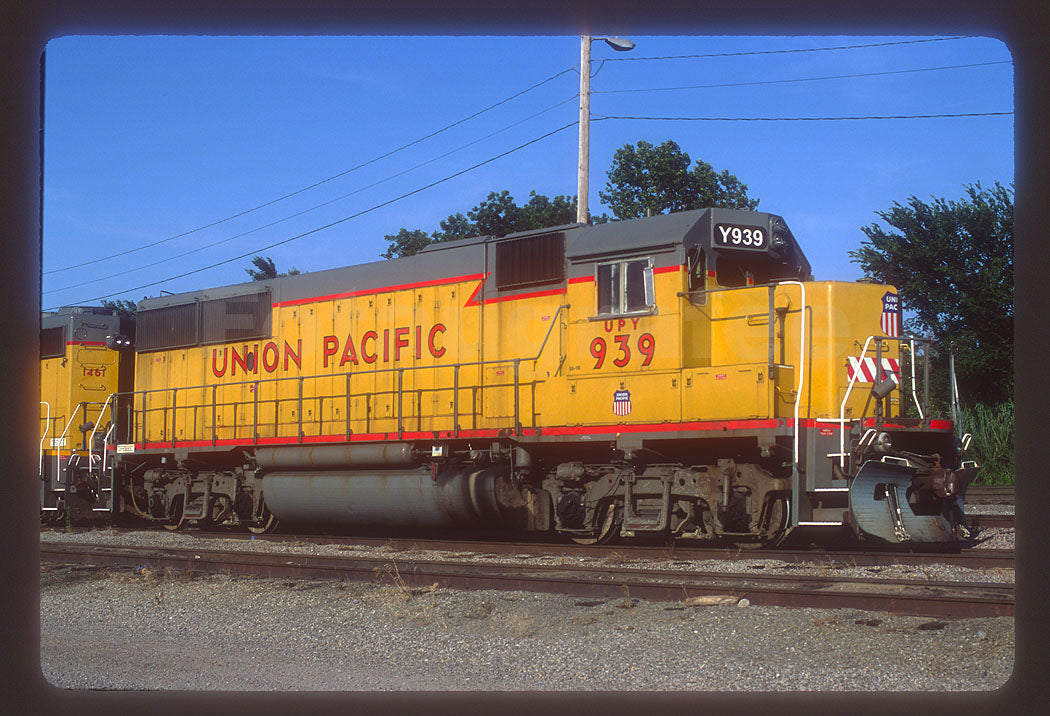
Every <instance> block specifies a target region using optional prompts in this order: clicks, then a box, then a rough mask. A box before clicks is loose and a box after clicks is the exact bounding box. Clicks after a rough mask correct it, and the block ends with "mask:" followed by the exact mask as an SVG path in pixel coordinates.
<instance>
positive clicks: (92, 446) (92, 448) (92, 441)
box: [84, 393, 115, 464]
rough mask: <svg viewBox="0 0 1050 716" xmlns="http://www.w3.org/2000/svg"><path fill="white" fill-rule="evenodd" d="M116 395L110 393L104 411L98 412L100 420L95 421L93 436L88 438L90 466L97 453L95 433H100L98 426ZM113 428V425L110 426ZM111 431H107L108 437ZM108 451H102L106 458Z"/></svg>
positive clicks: (104, 404)
mask: <svg viewBox="0 0 1050 716" xmlns="http://www.w3.org/2000/svg"><path fill="white" fill-rule="evenodd" d="M114 395H115V394H114V393H110V394H109V397H108V398H106V402H105V403H103V404H102V409H101V410H99V411H98V417H99V419H98V420H96V421H95V424H94V426H92V428H91V435H90V436H89V437H88V463H89V464H90V462H91V458H92V457H93V456H94V452H95V433H96V432H98V424H99V422H100V421H101V420H102V416H103V415H104V414H105V412H106V408H107V407H108V406H109V401H111V400H112V399H113V396H114ZM84 417H87V408H84ZM110 427H111V428H112V425H111V426H110ZM109 433H110V431H106V436H107V437H108V436H109ZM105 453H106V450H105V448H103V449H102V454H103V456H105Z"/></svg>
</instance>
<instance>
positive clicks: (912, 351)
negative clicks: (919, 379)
mask: <svg viewBox="0 0 1050 716" xmlns="http://www.w3.org/2000/svg"><path fill="white" fill-rule="evenodd" d="M908 353H909V354H910V355H911V360H909V361H908V363H909V365H910V366H911V399H912V401H913V402H914V403H915V410H917V411H918V412H919V420H925V419H926V415H925V414H924V413H923V412H922V406H921V405H919V396H918V395H916V394H915V338H914V336H913V337H912V338H911V340H910V341H908Z"/></svg>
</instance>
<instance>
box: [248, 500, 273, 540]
mask: <svg viewBox="0 0 1050 716" xmlns="http://www.w3.org/2000/svg"><path fill="white" fill-rule="evenodd" d="M275 529H277V518H276V517H275V516H274V514H273V513H272V512H270V508H269V507H267V506H266V503H265V502H264V503H263V512H262V522H261V523H259V524H257V525H248V531H249V532H251V533H252V534H253V535H264V534H266V533H268V532H273V531H274V530H275Z"/></svg>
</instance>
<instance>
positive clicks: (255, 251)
mask: <svg viewBox="0 0 1050 716" xmlns="http://www.w3.org/2000/svg"><path fill="white" fill-rule="evenodd" d="M578 124H579V120H577V121H574V122H569V123H568V124H566V125H563V126H561V127H558V128H557V129H555V130H552V131H550V132H547V133H546V134H544V135H541V136H539V137H536V138H534V139H530V140H529V141H527V142H525V143H524V144H519V145H518V146H516V147H514V148H513V149H508V150H507V151H505V152H501V153H500V154H497V155H495V156H493V157H489V158H488V159H486V160H484V161H481V162H478V163H477V164H474V165H472V166H469V167H467V168H466V169H461V170H460V171H458V172H455V173H454V174H449V175H448V176H446V177H443V178H441V179H438V180H436V181H432V182H430V183H429V184H426V185H424V186H421V187H419V188H417V189H413V190H412V191H408V192H405V193H404V194H401V195H399V196H396V197H394V198H393V199H388V200H386V201H384V202H381V203H379V204H376V205H374V206H370V207H369V208H367V209H362V210H361V211H359V212H357V213H355V214H351V215H349V216H344V217H343V218H342V219H337V220H336V221H332V222H330V223H328V224H325V225H324V226H319V227H317V228H315V229H310V230H309V231H304V232H303V233H301V234H296V235H295V236H290V237H288V238H287V239H281V240H280V241H275V242H273V243H272V244H268V245H266V246H260V247H258V248H255V249H252V250H251V251H249V252H247V253H244V254H241V255H239V256H234V257H232V258H228V259H225V260H223V261H217V262H215V263H213V264H209V265H208V266H202V267H200V268H197V269H193V270H192V271H185V272H183V273H180V274H178V275H175V276H168V277H167V278H163V279H159V280H157V281H151V282H150V283H144V284H141V285H139V286H133V287H131V288H126V289H122V290H120V291H114V292H112V293H107V294H105V295H102V296H95V297H94V298H88V299H85V300H83V301H79V302H78V303H85V304H86V303H93V302H95V301H101V300H102V299H105V298H110V297H112V296H119V295H120V294H123V293H131V292H132V291H140V290H142V289H144V288H151V287H153V286H158V285H160V284H162V283H166V282H168V281H174V280H176V279H180V278H185V277H186V276H192V275H193V274H197V273H201V272H203V271H208V270H210V269H213V268H218V267H219V266H224V265H226V264H229V263H233V262H234V261H240V260H241V259H245V258H248V257H249V256H254V255H256V254H260V253H262V252H263V251H268V250H270V249H272V248H275V247H277V246H281V245H283V244H288V243H291V242H292V241H296V240H298V239H301V238H303V237H306V236H310V235H311V234H316V233H318V232H319V231H324V230H325V229H330V228H332V227H333V226H338V225H339V224H343V223H345V222H347V221H350V220H351V219H356V218H357V217H359V216H364V215H365V214H368V213H370V212H373V211H375V210H376V209H381V208H382V207H384V206H389V205H390V204H393V203H395V202H398V201H401V200H402V199H406V198H408V197H410V196H413V195H415V194H419V193H420V192H423V191H426V190H427V189H431V188H433V187H435V186H437V185H439V184H443V183H445V182H447V181H450V180H452V179H455V178H456V177H460V176H463V175H464V174H467V173H468V172H471V171H474V170H475V169H478V168H479V167H483V166H485V165H486V164H491V163H492V162H494V161H496V160H498V159H502V158H503V157H505V156H508V155H510V154H513V153H514V152H517V151H519V150H521V149H524V148H525V147H528V146H530V145H533V144H536V143H537V142H540V141H543V140H544V139H547V138H548V137H552V136H554V135H555V134H558V133H559V132H563V131H565V130H566V129H569V128H570V127H575V126H576V125H578ZM45 310H56V309H55V308H49V309H45Z"/></svg>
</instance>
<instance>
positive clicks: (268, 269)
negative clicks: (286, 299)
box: [244, 256, 299, 281]
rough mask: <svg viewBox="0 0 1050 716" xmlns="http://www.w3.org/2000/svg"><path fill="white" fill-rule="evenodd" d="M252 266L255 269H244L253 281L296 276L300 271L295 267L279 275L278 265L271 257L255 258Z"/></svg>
mask: <svg viewBox="0 0 1050 716" xmlns="http://www.w3.org/2000/svg"><path fill="white" fill-rule="evenodd" d="M252 266H254V267H255V268H246V269H244V272H245V273H246V274H248V275H249V276H251V277H252V281H265V280H266V279H269V278H277V277H279V276H295V275H296V274H298V273H299V269H297V268H294V267H293V268H290V269H288V270H287V271H285V272H284V273H277V264H275V263H274V261H273V259H272V258H270V257H269V256H266V257H263V256H253V257H252Z"/></svg>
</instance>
